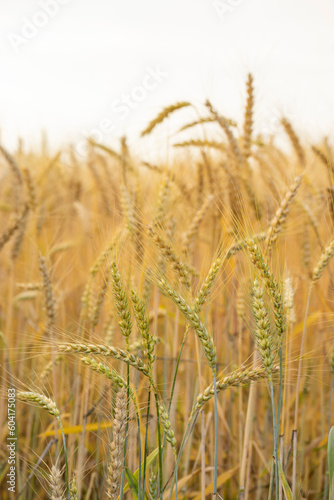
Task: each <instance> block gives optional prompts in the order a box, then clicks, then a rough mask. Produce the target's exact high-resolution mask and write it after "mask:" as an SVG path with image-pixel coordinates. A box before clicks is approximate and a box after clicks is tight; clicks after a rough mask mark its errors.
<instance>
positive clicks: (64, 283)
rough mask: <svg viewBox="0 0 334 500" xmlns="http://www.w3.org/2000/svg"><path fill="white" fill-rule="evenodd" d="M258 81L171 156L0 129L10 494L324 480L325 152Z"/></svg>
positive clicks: (328, 349) (219, 494)
mask: <svg viewBox="0 0 334 500" xmlns="http://www.w3.org/2000/svg"><path fill="white" fill-rule="evenodd" d="M254 96H255V92H254V83H253V79H252V76H251V75H249V76H248V79H247V82H246V86H245V102H244V106H245V112H244V120H243V123H240V124H237V123H236V122H234V121H233V120H232V119H231V118H227V117H225V116H223V115H221V114H220V112H219V110H217V109H216V108H215V106H214V103H211V102H209V101H207V102H206V103H204V104H203V106H202V113H201V114H200V115H198V119H197V120H196V121H193V122H189V121H187V120H186V117H187V111H188V110H189V109H192V108H193V106H192V104H191V103H189V102H179V103H176V104H173V105H171V106H170V107H168V108H165V109H163V110H162V111H161V113H160V114H158V116H157V117H156V118H155V119H154V120H152V122H151V123H149V124H148V126H147V128H146V129H145V130H144V131H143V133H142V136H148V135H150V136H151V137H154V134H156V133H157V130H158V129H159V128H161V127H163V126H164V124H165V123H166V122H171V123H172V122H173V119H174V118H175V116H176V115H178V117H179V119H181V117H182V116H184V117H185V122H184V126H183V127H182V128H181V130H180V131H179V136H178V135H176V136H175V138H174V141H173V144H171V145H170V148H171V149H173V155H172V160H171V161H170V162H165V163H157V164H151V163H148V162H145V161H143V160H142V159H141V158H139V157H138V156H137V155H136V152H135V151H131V150H130V148H129V146H128V142H127V140H126V138H123V139H122V140H121V143H120V145H119V148H118V149H116V148H115V150H114V149H111V148H109V146H107V145H105V144H99V143H96V142H94V141H93V140H89V141H88V145H87V157H86V158H84V159H83V158H82V157H80V156H78V155H77V154H76V151H75V148H70V149H69V150H68V151H59V152H58V153H57V154H56V155H53V156H50V154H49V153H48V151H47V150H44V151H43V152H42V153H34V152H26V151H25V150H24V148H23V147H22V144H19V146H18V148H17V151H14V152H8V151H7V148H6V146H5V145H3V146H1V147H0V150H1V160H0V161H1V184H0V218H1V236H0V249H1V255H0V260H1V266H0V272H1V280H0V287H1V310H0V312H1V316H0V344H1V350H0V373H1V408H0V429H1V454H0V480H1V481H0V491H1V498H2V499H3V500H6V499H10V498H21V499H27V500H32V499H54V500H55V499H66V498H68V499H79V498H80V499H87V500H88V499H94V500H95V499H96V500H98V499H107V498H110V499H117V498H120V499H123V498H127V499H130V498H135V499H139V500H145V499H147V500H155V499H160V500H168V499H173V500H174V499H176V498H179V499H181V498H182V499H193V500H204V499H205V498H211V497H216V498H217V499H224V500H228V499H245V500H246V499H254V500H255V499H257V500H260V499H267V498H269V499H271V498H276V499H279V500H281V499H284V498H287V499H290V498H294V499H304V498H309V499H320V498H322V499H327V498H331V496H330V495H331V494H332V492H331V481H332V475H333V468H334V467H333V463H332V460H333V459H331V450H332V448H331V447H332V446H333V444H332V439H331V435H330V439H329V442H328V435H329V431H330V429H331V425H332V418H331V409H332V393H333V380H334V379H333V376H334V349H333V318H332V316H333V313H332V311H333V300H334V282H333V276H332V271H331V269H332V268H333V267H332V264H331V257H332V256H333V255H334V234H333V223H334V208H333V203H334V195H333V193H334V190H333V187H332V186H333V174H334V160H333V157H332V151H331V147H330V144H329V142H328V141H327V140H326V139H324V140H323V141H321V142H320V143H306V141H304V140H303V138H299V137H298V136H297V134H296V132H295V130H294V126H293V124H292V123H290V122H289V121H288V119H287V118H285V117H282V120H281V124H280V130H281V131H282V132H283V133H284V134H285V138H286V142H287V146H286V147H283V146H281V147H279V146H278V145H277V142H276V141H275V137H274V136H273V137H268V138H264V137H261V135H257V136H255V135H254V133H253V128H254V108H255V107H256V100H255V98H254ZM187 108H188V109H187ZM185 132H186V133H187V138H186V139H183V138H184V137H185V136H184V135H182V134H184V133H185ZM178 137H180V139H178ZM198 137H201V138H200V139H199V138H198ZM9 391H11V392H9ZM14 394H15V396H13V399H14V400H15V405H14V406H15V412H16V413H15V420H13V419H12V418H10V415H11V414H12V413H11V412H10V411H9V409H8V408H9V405H8V404H7V400H8V401H11V400H10V398H9V396H10V395H14ZM14 406H13V407H14ZM14 422H15V425H14ZM9 424H13V426H12V427H11V425H9ZM12 429H13V432H14V430H15V443H16V444H15V452H16V453H14V455H13V456H15V461H14V462H13V463H15V475H16V490H15V493H14V492H11V490H9V489H8V484H10V483H8V481H9V480H10V472H11V470H12V469H11V468H10V467H11V464H10V461H9V456H10V455H9V448H8V439H9V437H10V434H9V432H10V431H11V430H12ZM12 436H13V435H12ZM328 450H329V451H328ZM327 451H328V452H329V464H328V459H327ZM13 470H14V469H13ZM333 498H334V497H333Z"/></svg>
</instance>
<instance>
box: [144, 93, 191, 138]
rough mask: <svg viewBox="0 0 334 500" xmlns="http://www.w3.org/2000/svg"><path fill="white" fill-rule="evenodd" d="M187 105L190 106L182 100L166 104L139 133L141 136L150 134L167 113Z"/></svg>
mask: <svg viewBox="0 0 334 500" xmlns="http://www.w3.org/2000/svg"><path fill="white" fill-rule="evenodd" d="M188 106H191V104H190V102H186V101H182V102H177V103H176V104H172V105H171V106H167V107H166V108H164V109H163V110H162V111H161V112H160V113H159V114H158V116H157V117H156V118H154V120H152V121H151V122H150V123H149V124H148V126H147V127H146V129H145V130H143V131H142V133H141V134H140V135H141V137H144V136H145V135H148V134H150V133H151V132H152V131H153V130H154V129H155V127H156V126H157V125H159V124H160V123H161V122H163V121H164V120H165V118H167V117H168V116H169V115H171V114H172V113H174V112H175V111H177V110H178V109H181V108H186V107H188Z"/></svg>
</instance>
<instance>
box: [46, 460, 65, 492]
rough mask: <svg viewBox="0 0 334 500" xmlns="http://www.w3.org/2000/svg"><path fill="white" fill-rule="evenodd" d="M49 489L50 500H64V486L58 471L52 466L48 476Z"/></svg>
mask: <svg viewBox="0 0 334 500" xmlns="http://www.w3.org/2000/svg"><path fill="white" fill-rule="evenodd" d="M49 480H50V489H51V495H50V499H51V500H65V495H64V484H63V481H62V478H61V472H60V470H59V469H58V468H57V467H56V466H55V465H53V466H52V469H51V474H50V476H49Z"/></svg>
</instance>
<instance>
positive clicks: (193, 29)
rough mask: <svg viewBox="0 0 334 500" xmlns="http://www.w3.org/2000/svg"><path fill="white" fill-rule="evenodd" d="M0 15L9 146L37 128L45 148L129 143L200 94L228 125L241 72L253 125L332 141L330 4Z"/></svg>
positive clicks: (4, 5) (42, 0) (9, 5)
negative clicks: (252, 101) (252, 97)
mask: <svg viewBox="0 0 334 500" xmlns="http://www.w3.org/2000/svg"><path fill="white" fill-rule="evenodd" d="M0 8H1V15H0V35H1V38H0V50H1V69H2V71H1V78H0V129H1V138H2V141H3V143H4V144H5V145H7V146H8V147H9V148H13V147H15V144H16V141H17V137H18V136H22V137H23V138H24V140H25V142H26V143H31V144H33V143H36V142H37V141H39V137H40V131H41V129H43V128H44V129H46V130H47V132H48V135H49V137H50V142H51V143H52V145H53V146H55V147H56V146H58V145H59V144H65V143H68V142H70V141H74V142H75V141H76V142H77V143H78V142H80V141H81V140H82V138H83V137H84V136H85V135H89V134H90V133H92V131H93V130H95V133H96V138H98V139H101V140H102V142H105V143H106V144H108V143H109V144H114V139H113V137H114V136H120V135H122V134H124V133H126V134H127V135H128V136H129V137H130V141H132V142H133V143H135V142H136V140H137V138H138V135H139V132H140V130H142V129H143V128H144V127H145V125H146V124H147V122H148V121H149V120H150V119H151V118H153V117H154V116H155V114H156V113H157V112H159V110H160V109H161V108H162V107H163V106H164V105H166V104H170V103H174V102H176V101H179V100H191V101H193V102H194V103H195V104H199V103H200V102H203V101H204V100H205V99H206V98H210V100H211V101H212V102H213V103H214V104H215V106H216V107H217V108H218V109H219V110H220V111H221V112H222V113H223V114H225V115H227V116H231V117H233V118H236V119H240V118H241V117H242V107H243V105H244V99H245V79H246V75H247V73H248V72H249V71H251V72H252V73H253V75H254V79H255V85H256V97H257V102H256V106H257V115H256V117H257V123H258V129H259V130H261V131H262V130H263V131H267V130H268V129H269V131H270V130H273V131H275V127H277V122H278V117H279V116H280V114H281V113H284V114H286V115H288V116H289V117H290V119H291V120H292V121H293V123H294V124H295V126H296V128H297V130H298V131H299V132H301V133H304V134H306V135H307V134H311V135H312V136H313V137H315V138H319V137H320V136H322V135H329V136H331V135H332V132H333V125H334V29H333V26H334V2H333V0H219V1H217V0H169V1H158V0H142V1H138V0H137V1H136V0H123V1H122V0H118V1H115V0H11V1H9V0H0ZM182 112H183V113H185V110H184V111H182ZM180 113H181V112H180ZM185 116H186V115H185V114H183V118H182V119H184V117H185ZM179 119H181V117H180V115H179ZM140 147H141V146H140Z"/></svg>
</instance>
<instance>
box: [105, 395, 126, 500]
mask: <svg viewBox="0 0 334 500" xmlns="http://www.w3.org/2000/svg"><path fill="white" fill-rule="evenodd" d="M126 405H127V395H126V389H125V388H122V389H121V390H120V391H119V392H118V394H117V396H116V407H115V418H114V425H113V440H112V443H111V445H110V462H109V465H108V474H107V483H108V488H107V492H106V495H107V497H108V498H110V500H116V499H117V497H118V494H119V488H120V479H121V474H122V469H123V460H124V444H125V431H126V422H127V417H126V415H127V412H126Z"/></svg>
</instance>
